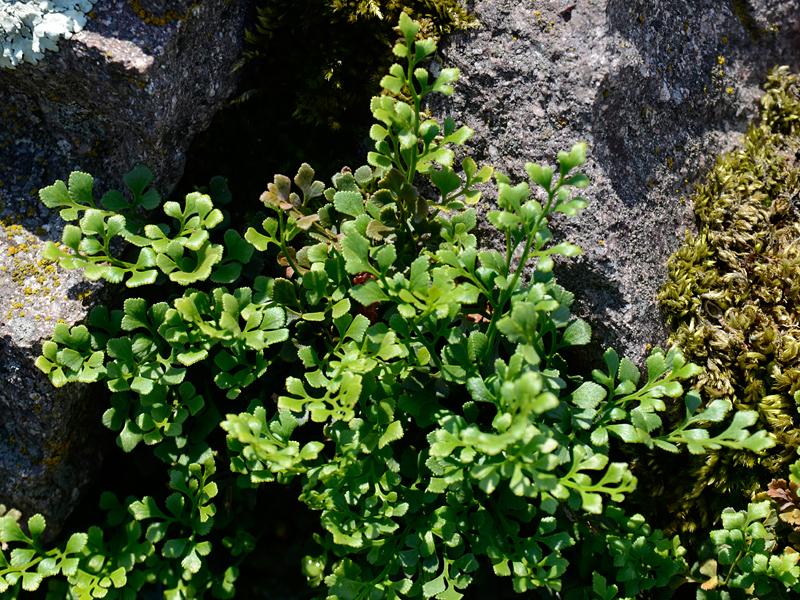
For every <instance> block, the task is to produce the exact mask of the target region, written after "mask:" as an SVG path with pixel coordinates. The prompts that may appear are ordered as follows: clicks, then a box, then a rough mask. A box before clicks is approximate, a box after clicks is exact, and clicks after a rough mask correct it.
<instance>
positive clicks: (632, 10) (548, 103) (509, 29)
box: [441, 0, 800, 361]
mask: <svg viewBox="0 0 800 600" xmlns="http://www.w3.org/2000/svg"><path fill="white" fill-rule="evenodd" d="M474 11H475V13H476V14H477V16H478V19H479V20H480V21H481V23H482V25H483V27H482V28H481V29H479V30H476V31H472V32H468V33H464V34H459V35H456V36H454V37H453V38H451V40H450V41H449V43H447V44H446V45H445V47H444V48H443V51H442V54H443V62H444V63H445V64H447V65H448V66H449V65H452V66H457V67H460V68H461V72H462V78H461V80H460V81H459V84H458V86H457V87H456V92H455V95H454V96H453V97H452V98H451V99H450V100H448V102H447V104H446V105H445V106H444V107H441V108H442V109H443V110H444V111H445V112H446V113H448V114H450V115H452V116H454V117H455V118H456V119H457V120H459V121H463V122H465V123H466V124H468V125H470V126H471V127H472V128H474V129H475V130H476V132H477V134H476V136H475V138H474V139H473V144H474V147H475V151H476V155H478V156H481V157H483V158H484V159H485V160H486V161H487V162H490V163H493V164H494V165H496V167H497V168H498V169H499V170H501V171H503V172H505V173H507V174H509V175H510V176H512V177H514V178H521V175H523V174H524V170H523V166H524V164H525V162H527V161H535V162H547V163H552V162H554V159H555V155H556V153H557V152H558V151H559V150H562V149H563V150H568V149H569V147H570V146H571V145H572V144H573V143H574V142H576V141H578V140H586V141H587V142H588V143H589V148H590V156H589V163H588V167H587V169H586V172H587V174H588V175H589V176H590V178H591V179H592V186H591V187H590V188H589V189H588V190H587V197H588V199H589V201H590V205H589V208H588V209H587V210H586V211H584V212H583V213H582V214H581V215H580V216H579V217H578V218H575V219H570V220H562V221H558V222H556V223H555V224H554V229H555V230H556V236H557V237H559V238H560V237H566V238H568V239H570V240H571V241H573V242H575V243H578V244H579V245H580V246H581V247H582V248H583V249H584V255H583V256H582V257H580V258H578V259H572V260H570V261H569V262H568V263H565V264H562V265H560V266H559V268H558V270H557V274H558V277H559V280H560V282H561V283H562V285H564V286H565V287H567V288H568V289H570V290H572V291H574V292H576V295H577V300H578V301H577V307H576V312H577V313H578V314H579V315H580V316H582V317H584V318H588V319H589V320H590V321H591V322H592V324H593V326H594V335H595V339H596V341H598V342H600V343H601V344H602V345H603V346H604V347H605V346H607V345H613V346H615V347H616V348H617V349H618V350H620V351H621V352H623V353H625V354H626V355H628V356H630V357H631V358H634V359H636V360H637V361H641V360H642V359H643V357H644V356H645V354H646V351H647V347H648V345H650V344H652V345H658V344H663V343H664V342H665V340H666V336H667V332H666V329H665V327H664V325H663V320H662V317H661V314H660V311H659V309H658V305H657V302H656V294H657V291H658V289H659V287H660V286H661V285H662V283H663V281H664V280H665V278H666V261H667V258H668V257H669V255H670V254H671V253H672V252H673V251H674V250H675V249H676V248H677V247H678V246H679V245H680V243H681V241H682V240H683V237H684V234H685V231H686V230H687V229H692V228H693V227H694V218H693V214H692V210H691V207H690V206H689V205H687V203H685V202H683V201H682V199H681V198H682V196H684V195H686V194H687V193H688V192H689V191H690V190H691V186H692V184H693V183H694V182H695V181H696V180H697V179H698V178H699V177H700V176H702V175H703V173H704V172H705V171H706V170H707V169H708V168H709V167H710V166H711V165H712V164H713V162H714V159H715V157H716V156H717V155H718V154H719V153H720V152H722V151H724V150H727V149H729V148H731V147H732V146H733V145H735V144H736V143H738V142H739V141H740V140H741V134H742V133H743V132H744V131H745V130H746V128H747V125H748V123H749V121H750V120H751V119H752V118H753V117H754V116H755V114H756V112H757V110H756V109H757V100H758V98H759V97H760V95H761V87H760V86H761V84H762V83H763V81H764V80H765V78H766V75H767V73H768V71H769V69H770V68H771V67H772V66H774V65H778V64H787V65H789V66H790V67H791V68H792V69H793V70H796V69H797V67H798V64H799V63H800V35H799V30H798V28H799V27H800V19H798V15H800V2H799V1H798V0H571V1H567V0H523V1H520V0H477V1H476V2H475V3H474Z"/></svg>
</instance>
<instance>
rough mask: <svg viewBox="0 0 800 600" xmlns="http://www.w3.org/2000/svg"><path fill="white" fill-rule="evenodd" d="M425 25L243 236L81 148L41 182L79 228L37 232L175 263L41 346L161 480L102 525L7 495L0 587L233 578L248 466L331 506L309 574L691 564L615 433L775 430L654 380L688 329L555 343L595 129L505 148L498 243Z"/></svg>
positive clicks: (131, 591) (47, 364)
mask: <svg viewBox="0 0 800 600" xmlns="http://www.w3.org/2000/svg"><path fill="white" fill-rule="evenodd" d="M418 28H419V26H418V25H417V24H416V23H414V22H413V21H412V20H411V19H410V18H408V17H407V16H405V15H403V16H401V18H400V25H399V29H400V32H401V34H402V39H401V41H400V42H399V43H398V44H397V45H396V46H395V49H394V52H395V54H396V55H397V56H398V57H399V58H400V59H403V61H404V64H403V65H400V64H397V65H394V66H392V68H391V70H390V74H389V75H387V76H386V77H385V78H384V79H383V81H382V85H383V87H384V88H385V89H386V90H387V91H388V92H390V94H387V95H383V96H379V97H376V98H374V99H373V101H372V112H373V115H374V116H375V119H376V121H377V122H376V124H375V125H374V126H373V128H372V130H371V131H370V135H371V137H372V139H373V140H374V142H375V150H374V151H373V152H371V153H370V154H369V156H368V162H369V165H368V166H363V167H360V168H358V169H356V170H355V171H351V170H349V169H343V170H342V171H341V172H340V173H339V174H337V175H336V176H335V177H334V178H333V181H332V184H333V185H332V186H331V187H327V188H326V186H325V185H324V184H323V183H321V182H319V181H316V180H315V179H314V172H313V170H312V169H311V168H310V167H309V166H308V165H303V166H302V167H301V168H300V170H299V171H298V173H297V175H296V176H295V177H294V178H293V179H290V178H288V177H285V176H282V175H278V176H276V177H275V180H274V182H273V183H271V184H270V185H269V187H268V190H267V191H266V192H265V193H264V194H263V195H262V197H261V200H262V202H263V203H264V205H265V207H266V209H267V210H268V211H269V216H267V217H266V218H265V219H264V220H263V221H262V222H261V223H260V224H258V225H257V226H253V227H250V228H249V229H247V231H246V232H245V234H244V236H243V237H241V236H239V235H238V234H237V233H235V232H232V231H226V232H225V233H224V235H220V233H221V232H219V229H218V228H219V226H220V224H221V223H222V222H224V218H225V217H224V214H222V213H221V212H220V211H219V210H218V209H217V208H215V207H214V202H213V200H212V199H211V197H210V196H208V195H204V194H200V193H197V194H191V195H190V196H188V197H187V199H186V202H185V204H184V205H180V204H177V203H174V202H172V203H169V202H168V203H166V204H165V205H164V207H163V212H164V214H165V215H166V217H168V219H167V220H166V222H163V223H162V222H161V220H163V217H160V218H159V217H158V216H157V215H158V213H153V212H149V213H143V212H142V211H144V210H145V209H148V210H151V211H152V210H154V209H155V208H156V205H157V204H158V201H157V196H156V194H155V193H154V192H152V191H151V190H150V189H149V187H148V185H149V175H147V174H146V173H145V172H144V171H142V170H139V171H136V172H134V174H133V175H131V176H129V177H128V179H127V181H126V183H127V185H128V188H129V189H130V194H129V195H128V196H127V197H126V196H125V195H122V194H120V193H116V192H112V193H111V195H110V196H108V195H107V196H106V197H104V199H103V200H102V201H101V202H100V204H99V205H98V204H96V203H95V202H94V200H93V197H92V194H91V179H90V178H89V177H88V176H86V175H82V174H77V175H75V174H74V175H73V176H72V177H71V178H70V182H69V184H68V185H67V184H63V183H57V184H56V185H55V186H53V187H51V188H48V189H45V190H43V191H42V199H43V200H44V201H45V202H46V203H47V204H48V205H49V206H53V207H58V208H61V209H62V216H64V218H65V219H67V220H69V221H73V222H77V223H78V225H76V226H72V227H68V228H67V229H65V232H64V240H63V242H64V244H63V246H64V247H66V249H65V248H63V247H56V246H51V247H50V248H49V249H48V254H49V255H50V256H53V257H57V258H58V259H59V260H60V262H61V263H62V264H63V265H64V266H65V267H68V268H84V269H86V270H87V272H88V273H89V274H90V276H92V277H97V278H105V279H108V280H110V281H116V282H121V281H125V283H126V284H127V285H128V287H136V286H139V285H148V284H152V283H157V282H164V283H169V284H170V285H169V286H167V285H164V286H159V287H157V288H156V291H157V292H158V291H159V290H163V292H162V296H161V297H162V300H161V301H156V302H148V301H145V299H144V298H137V297H130V298H128V299H127V300H125V301H124V303H123V304H122V306H121V307H119V308H116V309H108V308H105V307H99V308H97V309H95V310H94V311H93V312H92V314H91V315H90V317H89V319H88V322H87V323H86V325H79V326H76V327H72V328H68V327H67V326H59V327H58V328H57V330H56V333H55V335H54V338H53V340H52V342H50V343H49V344H47V345H46V346H45V347H44V348H43V357H42V358H41V359H40V361H39V366H40V367H41V368H42V370H44V371H45V372H47V373H48V374H49V376H50V377H51V379H52V381H53V382H54V383H55V384H56V385H63V384H65V383H68V382H73V381H83V382H92V381H103V382H105V384H106V385H107V386H108V389H109V391H110V392H111V402H110V404H111V406H110V407H109V409H108V410H107V411H106V413H105V415H104V423H105V424H106V425H107V426H108V427H110V428H111V429H113V430H115V431H117V432H119V435H118V440H119V445H120V446H121V447H122V448H123V450H126V451H129V450H131V449H133V448H134V447H135V446H137V445H139V444H145V445H148V446H152V447H153V448H154V452H155V454H156V455H157V456H158V457H159V458H160V459H161V460H162V461H163V462H164V466H165V470H166V471H167V473H168V481H169V483H168V485H167V488H166V489H165V490H158V489H156V490H153V493H152V494H151V495H148V496H145V497H143V498H128V499H125V500H121V499H119V498H117V497H115V496H113V495H111V494H105V495H104V496H103V497H102V498H101V507H102V508H103V509H104V510H105V511H106V513H107V522H106V525H105V527H104V529H103V530H101V529H99V528H92V529H90V530H89V531H88V532H86V533H76V534H73V536H72V537H70V538H69V539H68V540H67V541H66V542H65V543H64V544H62V545H60V546H59V545H57V546H55V547H53V548H50V547H47V546H45V545H44V544H42V543H41V531H42V529H43V527H44V522H43V520H42V519H41V518H40V517H33V518H32V519H31V520H29V521H28V524H27V530H28V533H26V532H25V530H24V528H22V527H20V526H19V523H18V519H17V518H15V517H14V516H7V517H2V518H0V542H2V543H3V544H4V546H3V550H2V553H1V554H0V586H2V591H5V592H8V591H9V590H19V589H20V588H22V589H24V590H32V589H35V588H37V587H38V586H39V585H40V584H41V582H42V581H43V579H45V578H48V579H49V580H51V581H54V583H53V584H52V587H51V590H52V593H53V594H54V595H55V596H56V597H58V595H59V594H61V595H62V596H63V595H67V596H71V597H79V598H90V597H104V596H106V597H123V598H133V597H136V596H137V594H139V593H140V592H142V591H144V590H151V591H161V592H163V594H164V595H165V597H167V598H194V597H202V596H204V595H211V596H214V597H222V598H226V597H232V596H233V594H234V593H235V589H234V582H235V579H236V577H237V574H238V565H239V564H240V563H241V561H242V560H243V558H244V557H245V556H246V555H247V554H248V553H249V552H250V551H251V550H252V549H253V547H254V544H255V540H254V538H253V536H252V535H251V534H249V533H248V529H249V528H250V527H252V526H253V524H252V523H249V522H248V519H253V518H256V517H257V516H256V515H252V514H250V513H248V510H250V507H252V506H253V498H254V495H255V491H256V490H257V489H259V488H260V487H261V486H263V485H265V484H285V483H288V482H290V481H294V482H296V483H297V484H298V487H299V489H300V500H301V501H302V502H303V503H305V504H306V505H307V506H308V507H309V508H310V509H311V510H313V511H315V512H317V513H318V514H319V530H318V533H317V534H316V535H315V537H314V539H315V540H316V543H317V551H316V552H315V553H313V554H312V555H309V556H307V557H306V558H305V559H304V561H303V564H302V569H303V572H304V573H305V575H306V577H307V578H308V581H309V583H310V585H312V586H314V587H319V588H321V589H320V590H319V595H320V596H327V597H331V598H353V599H355V598H383V597H387V598H401V597H402V598H405V597H408V598H419V597H423V598H433V597H435V598H442V599H447V598H460V597H461V596H462V595H463V594H464V591H465V590H466V589H467V588H469V586H470V585H471V583H472V582H473V580H474V579H475V578H476V576H477V575H478V574H479V573H481V572H483V573H486V572H488V573H491V572H493V573H494V574H495V575H496V576H498V577H507V578H509V579H510V581H511V583H512V584H513V588H514V590H516V591H517V592H524V591H528V590H534V589H542V590H545V591H548V592H552V593H556V592H560V593H561V594H562V595H564V597H570V598H584V597H589V596H591V595H600V596H601V597H604V598H614V597H618V596H626V597H633V596H638V595H640V594H642V593H646V592H648V591H649V590H655V589H669V588H670V586H673V585H675V584H676V583H677V582H679V581H682V578H683V577H684V575H685V573H686V570H687V561H686V558H684V554H685V550H684V548H683V547H682V546H681V544H680V541H679V540H678V538H677V537H675V538H673V539H668V538H666V537H665V536H664V535H663V534H662V533H661V532H660V531H658V530H654V529H653V528H652V527H650V526H649V525H648V524H647V521H646V519H645V518H644V517H643V516H641V515H631V514H628V513H627V512H626V511H625V509H624V507H623V506H622V502H623V501H624V499H625V498H626V497H627V496H628V495H630V494H632V493H633V492H634V491H635V490H636V478H635V477H634V475H633V474H632V472H631V470H630V467H629V465H628V464H627V463H626V462H625V461H624V460H621V458H622V456H623V455H622V454H620V452H619V448H620V447H621V446H622V445H629V444H640V445H644V446H646V447H650V448H657V449H660V450H663V451H667V452H677V451H678V450H679V449H681V448H686V449H688V451H689V452H691V453H704V452H707V451H709V450H711V449H717V448H721V447H730V448H736V449H747V450H750V451H754V452H759V451H761V450H763V449H765V448H767V447H769V446H771V445H772V444H773V443H774V442H773V440H772V439H771V438H770V437H769V436H768V435H767V434H765V433H764V432H759V431H753V430H751V426H752V425H753V423H754V422H755V418H756V416H755V414H754V413H752V412H734V413H733V418H732V419H730V420H729V421H728V420H727V417H728V416H730V414H731V412H732V406H731V403H730V402H728V401H726V400H717V401H714V402H711V403H710V404H709V405H708V406H706V407H705V408H702V409H701V408H700V399H699V397H698V396H697V395H696V394H693V393H689V394H685V406H686V409H685V416H684V418H683V419H682V420H680V422H679V423H678V424H677V425H676V426H674V427H666V426H665V424H664V422H663V420H662V418H661V416H660V413H662V412H663V411H664V410H665V408H666V402H665V400H666V399H669V398H681V397H684V387H683V385H682V382H683V381H685V380H687V379H689V378H692V377H694V376H695V375H697V374H698V372H699V368H698V367H697V366H696V365H693V364H691V363H688V362H687V361H686V360H685V359H684V358H683V356H682V355H681V353H680V352H679V351H677V350H674V349H673V350H670V351H668V352H664V351H662V350H655V351H654V352H653V353H652V354H651V356H650V357H649V358H648V360H647V365H646V372H645V373H644V374H642V373H640V371H639V369H637V367H636V366H635V365H634V364H633V363H631V362H630V361H629V360H627V359H624V358H622V359H621V358H620V357H619V356H618V355H617V354H616V353H615V352H614V351H612V350H609V351H607V352H606V354H605V368H604V369H603V370H597V371H594V372H593V373H592V376H591V380H588V381H581V379H580V376H579V374H578V373H576V370H575V369H574V368H572V367H571V366H570V363H569V360H568V349H569V348H570V347H572V346H579V345H583V344H587V343H589V341H590V330H589V326H588V325H587V324H586V323H585V322H583V321H581V320H580V319H575V318H573V317H572V316H571V315H570V312H569V307H570V304H571V303H572V301H573V296H572V294H570V293H569V292H567V291H566V290H564V289H563V288H561V287H560V286H559V285H558V284H557V283H556V281H555V278H554V277H553V274H552V268H553V258H554V257H555V256H559V255H560V256H566V257H570V256H575V255H576V254H578V253H579V249H578V248H577V247H576V246H574V245H572V244H569V243H566V242H561V243H554V242H553V239H552V238H553V236H552V234H551V232H550V230H549V228H548V220H549V219H550V218H551V217H552V216H553V215H554V214H555V213H564V214H566V215H574V214H576V213H577V212H579V211H580V210H581V209H583V208H584V206H585V205H586V201H585V200H584V199H583V198H581V197H580V196H576V195H575V192H576V190H580V189H582V188H585V187H586V186H587V185H588V179H587V178H586V176H585V175H583V174H582V173H580V172H579V171H578V168H579V167H580V165H581V164H582V163H583V162H584V160H585V152H586V150H585V146H584V145H582V144H578V145H576V146H574V147H573V148H572V150H571V151H569V152H561V153H559V155H558V165H557V167H556V168H553V167H550V166H543V165H536V164H529V165H527V167H526V171H527V175H528V179H529V180H530V183H529V182H528V181H523V182H518V183H514V182H512V181H511V179H510V178H509V177H506V176H504V175H501V174H499V173H495V174H494V181H495V183H496V186H497V208H496V209H495V210H492V211H491V212H490V213H489V214H488V218H489V221H490V222H491V223H492V224H493V225H494V226H495V227H496V228H497V230H498V231H499V232H500V234H501V235H502V236H503V237H504V239H505V242H506V244H505V251H504V252H500V251H497V250H493V249H484V248H481V247H480V246H479V245H478V241H477V238H476V236H475V235H474V233H473V230H474V228H475V225H476V214H475V210H474V208H472V206H471V205H473V204H475V203H476V202H477V201H478V199H479V197H480V192H479V191H478V189H477V188H478V186H479V185H484V184H487V183H489V182H490V180H491V179H492V176H493V172H492V169H491V168H489V167H479V166H478V165H477V164H476V163H475V161H474V160H473V159H471V158H465V159H464V160H463V161H462V162H461V164H460V165H458V166H456V164H455V160H454V147H456V146H460V145H463V144H464V143H465V142H466V141H467V140H468V139H469V137H470V135H471V134H472V132H471V131H470V130H469V129H468V128H466V127H458V126H457V125H456V124H455V123H453V122H451V121H449V120H448V121H445V122H443V123H440V122H439V121H437V120H436V119H435V118H432V117H431V116H430V115H427V114H425V113H424V112H423V110H422V107H423V106H424V105H425V100H426V98H427V97H428V96H429V95H430V94H433V93H444V94H448V93H450V92H451V91H452V85H453V83H454V82H455V81H456V79H457V77H458V72H457V71H456V70H455V69H443V70H442V71H441V72H440V73H439V74H438V75H437V76H433V75H431V73H430V72H429V71H427V70H426V69H425V68H424V67H422V66H421V65H422V64H423V62H424V61H425V59H427V58H428V57H430V56H431V55H432V54H433V53H434V52H435V50H436V45H435V43H434V42H433V41H432V40H428V39H424V40H416V36H417V33H418ZM421 182H425V183H426V184H430V186H426V187H420V186H418V184H420V183H421ZM531 184H533V189H531ZM216 186H217V188H218V192H219V191H220V190H219V188H220V185H219V182H217V184H216ZM423 189H430V190H435V194H434V195H433V196H431V195H430V194H428V193H426V192H424V191H422V190H423ZM220 195H221V196H222V197H224V196H225V194H224V190H222V192H221V193H220ZM114 238H121V239H122V240H124V241H126V242H127V243H128V244H129V246H128V249H127V250H125V251H123V252H118V251H117V245H116V244H114V243H113V240H114ZM127 253H130V255H131V256H130V257H129V256H128V254H127ZM529 266H532V267H533V274H532V276H531V277H530V278H528V277H526V276H524V275H523V274H524V272H525V270H526V267H529ZM270 267H272V268H270ZM215 284H218V285H216V286H215ZM188 286H194V287H188ZM223 415H225V416H223ZM218 425H219V426H221V428H222V430H224V434H225V437H226V441H227V443H226V447H221V446H219V445H215V439H216V438H217V436H216V434H215V431H218V430H217V429H216V427H217V426H218ZM221 498H225V506H226V510H224V511H221V510H219V506H220V499H221ZM56 576H59V578H56ZM12 593H13V592H12Z"/></svg>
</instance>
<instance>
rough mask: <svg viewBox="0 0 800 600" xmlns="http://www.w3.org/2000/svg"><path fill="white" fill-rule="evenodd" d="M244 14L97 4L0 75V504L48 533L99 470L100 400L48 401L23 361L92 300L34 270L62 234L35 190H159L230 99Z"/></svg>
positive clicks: (116, 1) (52, 273)
mask: <svg viewBox="0 0 800 600" xmlns="http://www.w3.org/2000/svg"><path fill="white" fill-rule="evenodd" d="M246 5H247V3H246V2H230V1H228V0H207V1H205V2H201V3H198V2H190V1H188V0H178V1H172V2H162V1H160V0H158V1H157V0H152V1H148V0H104V1H103V2H98V3H97V4H96V8H95V10H94V12H93V13H91V14H90V18H89V21H88V23H87V25H86V28H85V29H84V30H83V31H82V32H80V33H79V34H76V35H74V36H73V37H72V38H71V39H70V40H68V41H64V40H62V41H61V42H60V45H61V48H60V51H58V52H48V53H47V54H46V56H45V57H44V58H43V59H42V60H41V62H39V63H38V64H37V65H27V64H25V65H20V66H18V68H17V69H15V70H6V69H0V381H2V382H3V385H2V387H0V411H2V415H3V416H2V419H0V504H6V505H9V506H13V507H16V508H19V509H20V510H22V511H23V513H25V514H26V515H30V514H32V513H34V512H41V513H43V514H44V515H45V516H46V517H47V519H48V523H49V527H48V529H49V531H50V532H51V533H52V532H55V531H57V529H58V527H59V526H60V525H61V524H63V521H64V519H65V518H66V516H67V515H68V514H69V512H70V511H71V509H72V507H73V506H74V504H75V501H76V499H77V497H78V496H79V494H80V490H81V489H82V488H83V487H84V486H85V485H86V484H87V482H89V481H90V480H91V477H92V475H93V474H94V472H95V471H96V469H97V467H98V466H99V463H100V460H101V452H100V451H99V442H98V440H99V439H101V438H102V437H103V436H102V435H101V434H102V432H101V429H102V428H101V426H100V423H99V421H100V420H99V415H100V412H99V411H100V410H101V400H102V397H103V393H104V392H103V388H101V387H98V388H87V387H84V388H81V387H78V386H67V387H65V388H62V389H59V390H56V389H54V388H53V387H52V386H51V385H50V384H49V382H48V381H47V379H46V378H45V377H44V376H43V375H42V374H41V373H39V371H38V370H37V369H36V368H35V367H34V365H33V362H34V360H35V358H36V357H37V356H38V355H39V350H40V347H41V342H42V341H43V340H45V339H47V338H49V337H50V335H51V334H52V329H53V324H54V323H55V322H56V321H59V320H63V321H65V322H67V323H69V324H73V323H77V322H79V321H81V320H82V319H83V318H84V317H85V316H86V314H87V312H88V310H89V308H90V307H91V305H92V304H93V298H94V296H96V295H97V294H98V293H100V289H101V287H100V286H98V285H89V284H87V283H86V282H85V281H83V280H82V279H81V276H80V274H79V273H78V272H64V271H62V270H60V269H58V268H57V267H56V266H55V265H54V264H50V263H48V262H47V261H43V260H41V259H40V258H39V250H40V247H41V245H42V244H43V241H44V240H47V239H54V240H55V239H59V238H60V235H61V229H62V227H63V223H62V222H61V221H60V219H59V218H58V215H57V214H55V213H50V211H48V210H46V209H45V208H44V207H43V206H42V205H41V204H40V202H39V201H38V199H37V192H38V189H39V188H40V187H43V186H45V185H49V184H51V183H52V182H53V181H54V180H56V179H66V177H67V176H68V175H69V173H70V171H72V170H75V169H78V170H84V171H88V172H91V173H93V174H95V175H97V178H98V179H99V182H100V183H99V187H105V188H107V187H109V186H115V187H116V186H118V185H119V184H120V181H121V176H122V174H123V173H125V172H127V171H128V170H129V169H130V168H131V167H132V166H134V165H135V164H137V163H145V164H148V165H149V166H150V167H151V168H152V169H153V170H154V171H155V173H156V174H157V177H158V181H159V184H160V188H161V189H162V190H169V188H170V187H171V186H173V185H174V184H175V183H176V182H177V181H178V179H179V178H180V176H181V173H182V170H183V163H184V153H185V151H186V148H187V147H188V145H189V143H190V142H191V139H192V136H193V135H194V134H195V133H197V132H198V131H200V130H201V129H203V128H204V127H206V126H207V125H208V123H209V121H210V120H211V118H212V116H213V114H214V113H215V111H216V110H217V109H218V108H219V107H220V106H221V105H222V103H223V102H224V101H225V99H226V98H227V96H228V95H229V94H230V93H231V92H232V91H233V90H234V86H235V79H234V73H233V65H234V63H235V61H236V60H238V58H239V56H240V53H241V49H242V38H243V29H244V18H245V12H246Z"/></svg>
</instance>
